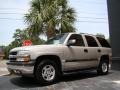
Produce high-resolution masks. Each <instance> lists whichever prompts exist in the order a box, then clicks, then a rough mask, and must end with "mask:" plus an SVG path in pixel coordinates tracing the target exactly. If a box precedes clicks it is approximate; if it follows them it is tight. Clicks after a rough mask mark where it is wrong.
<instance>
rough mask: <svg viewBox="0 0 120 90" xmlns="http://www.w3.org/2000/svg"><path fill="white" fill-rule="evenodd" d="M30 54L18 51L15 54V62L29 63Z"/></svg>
mask: <svg viewBox="0 0 120 90" xmlns="http://www.w3.org/2000/svg"><path fill="white" fill-rule="evenodd" d="M29 53H30V52H29V51H19V52H18V54H17V61H24V62H28V61H30V54H29Z"/></svg>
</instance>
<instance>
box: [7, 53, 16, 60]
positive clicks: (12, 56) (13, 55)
mask: <svg viewBox="0 0 120 90" xmlns="http://www.w3.org/2000/svg"><path fill="white" fill-rule="evenodd" d="M16 55H17V51H13V52H10V53H9V60H10V61H16Z"/></svg>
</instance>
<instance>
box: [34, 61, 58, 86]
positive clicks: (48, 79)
mask: <svg viewBox="0 0 120 90" xmlns="http://www.w3.org/2000/svg"><path fill="white" fill-rule="evenodd" d="M58 71H59V70H58V68H57V65H56V63H55V62H53V61H51V60H43V61H42V62H41V63H39V64H38V65H37V68H36V70H35V77H36V79H37V81H38V82H40V83H41V84H51V83H53V82H55V81H56V79H57V78H58V73H59V72H58Z"/></svg>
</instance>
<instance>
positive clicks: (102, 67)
mask: <svg viewBox="0 0 120 90" xmlns="http://www.w3.org/2000/svg"><path fill="white" fill-rule="evenodd" d="M108 72H109V62H108V61H107V60H101V61H100V64H99V66H98V69H97V73H98V75H106V74H108Z"/></svg>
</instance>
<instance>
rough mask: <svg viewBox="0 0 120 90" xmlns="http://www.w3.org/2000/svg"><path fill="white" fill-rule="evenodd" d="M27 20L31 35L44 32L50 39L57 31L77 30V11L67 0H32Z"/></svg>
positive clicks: (26, 16)
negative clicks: (75, 25)
mask: <svg viewBox="0 0 120 90" xmlns="http://www.w3.org/2000/svg"><path fill="white" fill-rule="evenodd" d="M25 20H26V22H27V23H28V29H29V32H30V34H31V36H37V37H39V35H40V34H44V35H47V38H48V39H49V38H50V37H52V36H55V35H56V34H57V33H65V32H73V31H75V28H74V27H73V23H74V21H75V12H74V10H73V8H70V7H68V5H67V0H32V1H31V8H30V10H29V12H28V13H27V14H26V15H25Z"/></svg>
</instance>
